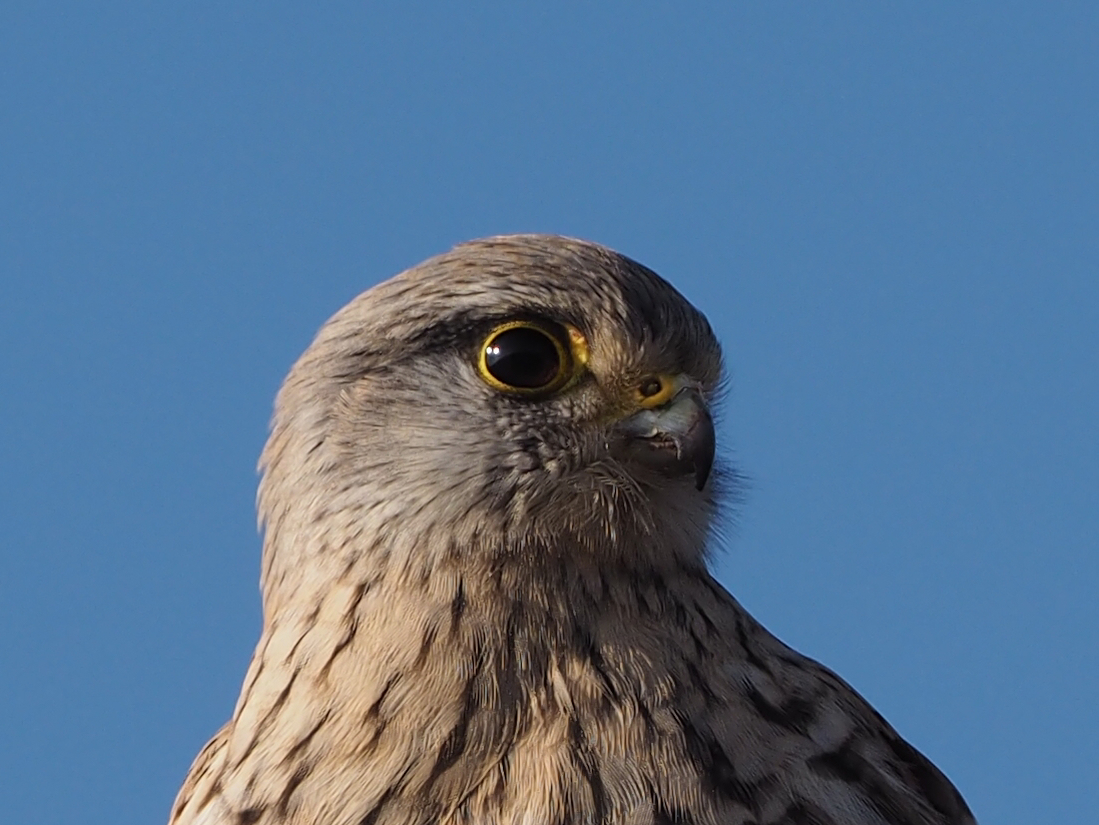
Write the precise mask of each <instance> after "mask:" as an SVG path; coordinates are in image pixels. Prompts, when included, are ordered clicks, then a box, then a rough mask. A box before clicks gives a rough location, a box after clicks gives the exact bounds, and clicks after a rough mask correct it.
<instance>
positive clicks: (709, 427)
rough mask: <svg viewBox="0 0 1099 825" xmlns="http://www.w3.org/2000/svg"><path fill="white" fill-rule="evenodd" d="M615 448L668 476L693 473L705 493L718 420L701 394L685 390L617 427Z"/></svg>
mask: <svg viewBox="0 0 1099 825" xmlns="http://www.w3.org/2000/svg"><path fill="white" fill-rule="evenodd" d="M611 448H612V451H613V452H615V453H616V454H617V455H619V456H621V457H623V458H629V459H632V460H634V461H638V462H640V463H641V464H644V465H646V466H648V467H652V468H654V469H656V470H659V471H660V472H662V473H664V474H665V475H669V476H681V475H687V474H689V473H693V474H694V479H695V487H696V488H697V489H699V490H701V489H702V488H703V487H705V486H706V479H708V478H709V477H710V469H711V468H712V467H713V464H714V420H713V417H712V416H711V415H710V409H709V407H708V406H707V405H706V402H705V400H703V398H702V395H701V394H700V393H699V391H698V390H697V389H695V388H694V387H690V386H688V387H683V388H682V389H680V390H679V391H678V392H677V393H676V394H675V395H674V396H673V397H672V399H671V400H670V401H667V402H666V403H664V404H662V405H660V406H659V407H653V408H651V409H645V410H641V411H639V412H636V413H634V414H633V415H631V416H629V417H628V418H624V419H622V420H621V421H619V422H618V423H617V424H615V426H614V429H613V441H612V442H611Z"/></svg>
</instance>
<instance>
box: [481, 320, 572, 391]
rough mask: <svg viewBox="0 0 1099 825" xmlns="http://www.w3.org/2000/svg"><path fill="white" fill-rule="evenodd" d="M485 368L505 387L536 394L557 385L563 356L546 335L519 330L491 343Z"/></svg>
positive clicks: (503, 334)
mask: <svg viewBox="0 0 1099 825" xmlns="http://www.w3.org/2000/svg"><path fill="white" fill-rule="evenodd" d="M485 367H487V368H488V371H489V372H490V373H491V374H492V377H493V378H495V379H496V380H497V381H499V382H500V383H501V384H507V385H508V386H509V387H520V388H522V389H528V390H536V389H540V388H541V387H544V386H546V385H548V384H551V383H553V380H554V379H555V378H556V377H557V373H558V370H559V369H560V367H561V356H560V355H559V354H558V352H557V347H556V346H554V344H553V341H551V340H550V339H549V337H548V336H547V335H546V334H545V333H544V332H540V331H539V330H536V329H530V328H529V327H516V328H515V329H509V330H505V331H504V332H501V333H500V334H499V335H497V336H496V337H495V338H493V339H492V340H491V341H489V342H488V345H487V346H486V347H485Z"/></svg>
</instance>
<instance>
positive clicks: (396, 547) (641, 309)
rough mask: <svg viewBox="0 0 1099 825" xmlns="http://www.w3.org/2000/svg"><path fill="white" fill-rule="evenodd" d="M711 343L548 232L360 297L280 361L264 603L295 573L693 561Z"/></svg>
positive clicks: (635, 271)
mask: <svg viewBox="0 0 1099 825" xmlns="http://www.w3.org/2000/svg"><path fill="white" fill-rule="evenodd" d="M721 374H722V365H721V352H720V347H719V346H718V343H717V341H716V339H715V337H714V335H713V332H712V331H711V329H710V326H709V324H708V323H707V321H706V319H705V318H704V317H703V315H702V314H701V313H700V312H698V310H696V309H695V308H694V307H693V306H691V305H690V304H689V303H688V302H687V301H686V300H685V299H684V298H683V297H682V296H681V295H680V294H679V293H678V292H677V291H676V290H675V289H674V288H673V287H672V286H671V285H669V284H668V283H667V282H666V281H664V280H663V279H662V278H660V277H659V276H658V275H656V274H655V273H654V272H652V271H651V270H649V269H647V268H645V267H644V266H642V265H640V264H638V263H636V262H634V261H632V260H630V259H628V258H626V257H624V256H622V255H619V254H617V253H615V252H613V251H611V250H609V249H606V248H604V247H601V246H598V245H595V244H591V243H587V242H582V241H578V240H573V239H568V238H562V237H557V236H547V235H516V236H503V237H496V238H488V239H485V240H481V241H475V242H471V243H466V244H462V245H460V246H458V247H456V248H455V249H453V250H452V251H450V252H448V253H446V254H443V255H440V256H438V257H436V258H432V259H430V260H428V261H426V262H424V263H423V264H420V265H419V266H416V267H414V268H412V269H410V270H408V271H406V272H403V273H401V274H400V275H397V276H395V277H394V278H392V279H390V280H388V281H386V282H384V283H382V284H379V285H378V286H375V287H374V288H372V289H370V290H368V291H366V292H364V293H363V294H361V295H360V296H358V297H357V298H356V299H354V300H353V301H352V302H351V303H350V304H348V305H347V306H346V307H344V308H343V309H342V310H340V311H339V312H338V313H337V314H336V315H335V316H334V317H333V318H332V319H331V320H330V321H328V323H326V324H325V325H324V326H323V327H322V329H321V330H320V332H319V333H318V334H317V336H316V339H315V340H314V341H313V343H312V345H311V346H310V347H309V348H308V349H307V350H306V352H305V353H304V354H303V355H302V357H301V358H300V359H299V360H298V362H297V363H296V364H295V365H294V367H293V369H292V370H291V372H290V375H289V376H288V378H287V379H286V382H285V383H284V385H283V387H282V389H281V391H280V393H279V396H278V400H277V402H276V406H275V414H274V418H273V421H272V429H271V435H270V438H269V440H268V443H267V446H266V448H265V450H264V453H263V457H262V459H261V469H262V471H263V480H262V483H261V486H260V493H259V509H260V518H261V521H262V522H263V524H264V526H265V530H266V536H265V551H264V553H265V558H264V590H265V593H266V594H268V595H270V592H271V591H272V590H273V589H277V588H278V587H280V586H283V585H282V584H281V583H284V582H290V581H296V580H297V579H299V578H300V572H299V571H300V569H301V567H302V566H303V565H304V566H313V567H315V566H317V565H321V566H332V567H333V568H334V570H338V569H340V568H341V567H343V568H346V567H347V566H348V565H353V564H360V563H362V564H370V563H378V559H379V557H384V559H385V561H386V563H388V564H400V565H405V566H406V567H407V568H408V570H409V575H414V574H415V571H419V574H420V575H427V574H428V573H429V572H430V569H431V566H432V564H433V563H434V561H436V560H437V558H438V556H439V554H449V555H450V556H452V557H461V556H463V555H466V556H474V557H477V558H479V559H480V560H482V561H485V560H489V561H490V562H491V563H500V562H506V560H507V559H508V558H519V559H525V560H528V561H529V560H537V559H538V558H543V557H547V556H563V555H564V556H569V557H571V558H572V560H574V561H579V560H583V561H585V562H592V563H597V564H607V565H625V566H633V565H636V566H651V567H658V568H660V567H667V566H669V565H701V564H703V563H704V561H703V548H704V546H705V542H706V538H707V533H708V531H709V529H710V524H711V522H712V517H713V513H714V508H715V506H716V502H717V500H718V495H717V490H715V488H718V489H719V488H720V486H721V476H722V474H721V471H720V468H719V469H718V471H716V472H711V467H712V464H713V457H714V429H713V419H712V415H711V410H710V406H711V404H712V402H713V398H714V394H715V391H716V389H717V386H718V383H719V381H720V378H721Z"/></svg>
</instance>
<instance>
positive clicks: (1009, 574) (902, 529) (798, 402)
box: [0, 0, 1099, 825]
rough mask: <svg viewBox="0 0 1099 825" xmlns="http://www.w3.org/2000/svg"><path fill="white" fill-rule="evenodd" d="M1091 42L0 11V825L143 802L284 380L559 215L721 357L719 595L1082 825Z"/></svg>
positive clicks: (231, 579)
mask: <svg viewBox="0 0 1099 825" xmlns="http://www.w3.org/2000/svg"><path fill="white" fill-rule="evenodd" d="M368 5H369V6H370V7H371V8H372V10H370V11H365V10H364V8H365V7H366V6H368ZM1097 42H1099V6H1097V5H1095V4H1093V3H1083V2H1080V3H1057V2H1053V3H1044V4H1037V3H1017V2H997V3H966V4H960V3H958V4H953V3H951V4H948V3H925V4H896V3H890V4H870V3H843V4H818V3H814V4H805V3H789V2H774V3H766V4H762V3H757V4H747V3H744V4H741V3H718V2H711V3H695V4H682V3H680V4H672V3H636V2H604V3H599V4H587V3H577V2H565V3H557V4H552V6H551V5H549V4H544V5H543V6H542V7H541V8H535V5H534V4H516V3H483V2H471V3H463V4H458V3H450V4H444V3H427V2H424V3H404V4H397V3H379V4H364V3H327V4H323V8H308V7H306V6H305V5H304V4H302V5H300V6H291V5H287V4H284V3H272V2H268V3H264V4H259V3H248V4H245V3H209V2H200V3H188V4H182V5H181V4H172V5H169V4H136V3H126V2H115V3H111V4H104V5H102V6H101V7H99V8H95V9H93V8H91V7H90V6H88V5H86V4H66V3H58V4H41V3H34V4H31V3H22V2H19V1H18V0H10V2H8V3H5V4H4V9H3V11H0V73H2V74H0V76H2V78H3V82H2V83H0V284H2V286H0V380H2V386H3V387H4V390H3V393H2V394H0V628H2V630H3V632H2V633H0V663H2V669H3V674H4V675H3V678H2V679H0V702H2V703H3V706H4V707H5V708H6V709H7V712H6V713H5V714H3V718H2V719H0V787H2V788H3V795H4V800H5V801H4V809H5V818H6V819H7V820H8V821H11V822H33V823H63V822H64V823H71V822H81V823H85V825H108V824H109V825H118V823H131V822H132V823H144V822H158V821H163V820H164V819H165V818H166V815H167V811H168V807H169V805H170V803H171V800H172V797H173V795H174V793H175V791H176V789H177V787H178V785H179V783H180V781H181V780H182V778H183V776H184V774H185V772H186V770H187V767H188V765H189V763H190V761H191V759H192V758H193V757H194V755H195V753H196V752H197V751H198V749H199V748H200V747H201V745H202V744H203V743H204V742H205V740H206V739H207V738H208V737H209V736H210V735H211V734H212V733H213V732H214V731H215V730H216V729H217V728H218V727H219V726H220V725H221V724H222V723H223V722H224V721H225V720H226V719H227V718H228V716H229V714H230V713H231V710H232V706H233V703H234V702H235V699H236V695H237V689H238V687H239V684H240V681H241V678H242V676H243V673H244V669H245V666H246V664H247V661H248V658H249V656H250V654H251V649H252V646H253V644H254V642H255V640H256V637H257V633H258V629H259V597H258V591H257V577H258V555H259V546H260V542H259V538H258V536H257V534H256V531H255V521H254V511H253V497H254V489H255V483H256V477H255V470H254V467H255V462H256V458H257V456H258V453H259V450H260V448H261V446H262V443H263V440H264V436H265V431H266V424H267V419H268V415H269V411H270V406H271V401H272V399H273V397H274V393H275V391H276V389H277V387H278V384H279V381H280V380H281V378H282V376H283V375H284V374H285V371H286V370H287V369H288V367H289V365H290V364H291V362H292V361H293V359H294V358H295V357H296V356H297V355H298V353H299V352H300V351H301V350H302V349H303V348H304V347H305V345H306V344H307V343H308V341H309V340H310V338H311V336H312V334H313V333H314V331H315V330H316V329H317V327H318V326H319V325H320V324H321V323H322V322H323V321H324V320H325V319H326V318H327V317H328V316H329V315H330V314H331V313H332V312H334V311H335V310H336V309H338V308H339V307H340V306H341V305H342V304H343V303H345V302H346V301H347V300H348V299H350V298H351V297H352V296H353V295H355V294H356V293H358V292H359V291H361V290H363V289H365V288H366V287H368V286H370V285H372V284H374V283H376V282H378V281H379V280H382V279H384V278H385V277H387V276H389V275H391V274H394V273H396V272H397V271H399V270H401V269H404V268H406V267H408V266H410V265H412V264H415V263H417V262H418V261H420V260H422V259H423V258H425V257H428V256H429V255H432V254H435V253H437V252H440V251H442V250H444V249H446V248H448V247H449V246H450V245H452V244H454V243H456V242H458V241H461V240H464V239H467V238H471V237H477V236H483V235H488V234H496V233H501V232H509V231H553V232H561V233H566V234H572V235H577V236H581V237H586V238H591V239H594V240H598V241H601V242H603V243H606V244H608V245H611V246H613V247H616V248H618V249H620V250H621V251H623V252H625V253H627V254H629V255H631V256H632V257H635V258H637V259H639V260H641V261H643V262H644V263H646V264H648V265H649V266H651V267H653V268H655V269H657V270H658V271H659V272H661V273H662V274H663V275H664V276H665V277H667V278H668V279H670V280H671V281H672V282H674V283H675V284H676V285H677V286H678V287H679V288H680V289H681V290H682V291H683V292H684V293H685V294H686V295H687V296H688V297H689V298H690V299H691V300H692V301H693V302H694V303H696V304H697V305H698V306H699V307H700V308H701V309H703V310H704V311H705V312H706V313H707V314H708V315H709V316H710V318H711V319H712V321H713V323H714V325H715V327H716V329H717V331H718V334H719V336H720V338H721V340H722V342H723V345H724V348H725V353H726V359H727V362H728V364H729V367H730V373H731V387H732V391H731V394H730V396H729V398H728V400H727V402H726V405H725V408H724V414H723V417H722V423H721V427H720V432H719V440H720V449H721V451H722V453H723V454H724V455H725V456H726V457H727V458H730V459H732V460H734V461H735V462H736V463H737V464H738V466H739V467H740V468H741V470H742V471H743V472H744V473H745V474H746V475H747V476H749V477H750V479H751V484H750V489H749V490H748V494H747V496H746V500H745V502H744V503H743V505H742V506H741V507H740V509H739V512H738V517H737V524H736V529H735V531H734V533H733V535H732V536H731V538H730V540H729V541H728V542H727V543H726V544H725V546H723V547H721V548H719V550H718V553H717V555H716V563H715V568H716V572H717V574H718V576H719V578H720V579H721V581H722V582H723V583H724V584H725V585H726V586H727V587H728V588H729V589H730V590H732V591H733V592H734V593H735V594H736V595H737V596H738V597H739V598H740V599H741V600H742V601H743V602H744V603H745V604H746V605H747V606H748V607H749V608H750V609H751V610H752V611H753V612H754V613H755V614H756V615H757V617H758V618H760V619H761V620H762V621H763V622H764V623H765V624H766V625H767V626H768V627H769V628H771V630H773V631H774V632H775V633H777V634H778V635H779V636H780V637H782V638H783V639H784V640H786V641H787V642H789V643H791V644H793V645H794V646H796V647H798V648H799V649H801V650H803V651H804V652H806V653H808V654H810V655H812V656H814V657H816V658H819V659H821V660H822V661H824V662H825V663H827V664H828V665H829V666H831V667H833V668H834V669H836V670H837V671H838V672H839V673H840V674H841V675H843V676H844V677H845V678H846V679H848V680H849V681H850V682H852V683H853V684H854V685H855V686H856V687H857V688H858V689H859V690H860V691H861V692H863V693H864V694H865V695H866V696H867V697H868V698H869V699H870V700H871V701H872V702H873V703H874V704H875V705H876V706H877V707H878V708H879V709H880V710H881V711H882V712H883V713H884V715H885V716H886V717H887V718H888V719H889V720H890V721H891V722H893V724H894V725H895V726H896V727H898V728H899V729H900V731H901V732H902V733H903V734H905V735H906V736H907V737H908V738H909V739H910V740H911V741H913V742H914V743H915V744H916V745H917V746H918V747H920V748H921V749H922V750H924V751H925V752H926V753H928V754H929V755H930V756H931V757H932V758H933V759H934V760H935V761H936V762H937V763H938V764H939V765H940V766H941V767H942V768H943V769H944V770H945V771H946V772H947V773H948V775H949V776H950V777H951V778H952V779H953V780H954V781H955V782H956V783H957V785H958V786H959V787H960V788H961V790H962V791H963V793H964V794H965V796H966V797H967V799H968V800H969V802H970V804H971V806H972V807H973V808H974V810H975V811H976V813H977V814H978V816H979V817H980V819H981V820H982V821H983V822H985V823H993V822H1000V823H1007V824H1008V825H1012V824H1013V823H1020V824H1021V823H1034V822H1072V821H1080V817H1081V815H1082V814H1081V813H1080V812H1081V811H1086V810H1093V808H1094V788H1095V781H1096V779H1095V777H1096V771H1097V769H1099V707H1097V706H1099V702H1097V701H1096V697H1099V653H1097V651H1099V606H1097V605H1099V599H1097V597H1096V593H1097V591H1099V561H1097V555H1099V554H1097V550H1099V546H1097V545H1099V506H1097V498H1099V425H1097V423H1096V422H1099V231H1097V230H1099V151H1097V147H1099V49H1097V48H1096V46H1095V44H1096V43H1097Z"/></svg>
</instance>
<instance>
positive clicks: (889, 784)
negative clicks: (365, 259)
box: [171, 235, 973, 825]
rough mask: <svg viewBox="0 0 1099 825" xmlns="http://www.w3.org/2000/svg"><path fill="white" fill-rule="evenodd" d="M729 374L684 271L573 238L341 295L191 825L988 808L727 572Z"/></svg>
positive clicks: (547, 824) (504, 250) (779, 817)
mask: <svg viewBox="0 0 1099 825" xmlns="http://www.w3.org/2000/svg"><path fill="white" fill-rule="evenodd" d="M515 330H519V331H518V332H515ZM508 336H510V337H508ZM490 350H491V352H490ZM486 353H487V355H486ZM511 356H515V357H513V358H512V359H511V360H508V358H509V357H511ZM555 359H556V360H555ZM554 370H556V372H555V371H554ZM721 373H722V367H721V354H720V349H719V346H718V343H717V341H716V340H715V338H714V336H713V333H712V332H711V330H710V327H709V325H708V324H707V322H706V320H705V318H704V317H703V316H702V315H701V314H700V313H699V312H698V311H697V310H695V309H694V308H693V307H692V306H691V305H690V304H688V303H687V302H686V301H685V300H684V299H683V298H682V297H681V296H680V295H679V294H678V293H677V292H676V291H675V290H674V289H673V288H672V287H671V286H670V285H668V284H667V283H666V282H665V281H663V280H661V279H660V278H659V277H658V276H657V275H655V274H654V273H653V272H651V271H649V270H648V269H645V268H644V267H642V266H641V265H639V264H637V263H635V262H634V261H631V260H629V259H628V258H625V257H623V256H621V255H618V254H617V253H615V252H612V251H611V250H608V249H605V248H603V247H600V246H597V245H595V244H590V243H585V242H582V241H577V240H571V239H567V238H560V237H555V236H545V235H520V236H505V237H499V238H490V239H487V240H483V241H476V242H473V243H469V244H464V245H462V246H459V247H457V248H456V249H454V250H452V251H451V252H449V253H447V254H445V255H441V256H439V257H437V258H433V259H431V260H429V261H427V262H425V263H423V264H421V265H420V266H418V267H415V268H413V269H411V270H408V271H407V272H405V273H403V274H401V275H398V276H397V277H395V278H393V279H391V280H389V281H387V282H385V283H383V284H381V285H379V286H377V287H375V288H373V289H371V290H369V291H367V292H365V293H363V294H362V295H360V296H359V297H358V298H356V299H355V300H354V301H352V302H351V304H349V305H348V306H347V307H345V308H344V309H343V310H341V311H340V312H339V313H337V314H336V316H335V317H333V318H332V319H331V320H330V321H329V322H328V323H327V324H326V325H325V326H324V327H323V328H322V329H321V331H320V333H319V334H318V335H317V338H316V340H315V341H314V342H313V344H312V345H311V346H310V347H309V349H308V350H306V352H305V354H304V355H303V356H302V357H301V359H300V360H299V361H298V362H297V364H296V365H295V366H294V368H293V369H292V370H291V372H290V375H289V377H288V378H287V380H286V383H285V384H284V385H283V388H282V390H281V391H280V393H279V397H278V400H277V402H276V407H275V415H274V420H273V423H272V429H271V436H270V439H269V440H268V442H267V446H266V448H265V450H264V453H263V458H262V461H261V466H262V468H263V480H262V483H261V485H260V493H259V510H260V518H261V520H262V523H263V525H264V530H265V535H264V555H263V571H262V589H263V599H264V627H263V633H262V637H261V639H260V642H259V645H258V647H257V649H256V653H255V656H254V658H253V660H252V665H251V667H250V669H249V671H248V674H247V676H246V678H245V682H244V686H243V689H242V691H241V695H240V699H239V701H238V703H237V707H236V710H235V712H234V714H233V718H232V720H231V721H230V722H229V723H228V724H227V725H226V726H225V727H224V728H222V730H221V731H220V732H219V733H218V734H217V735H216V736H215V737H214V739H213V740H212V741H211V742H210V744H209V745H207V747H206V748H205V749H204V750H203V751H202V753H200V754H199V756H198V758H197V759H196V761H195V764H194V766H193V767H192V769H191V773H190V775H189V776H188V778H187V780H186V782H185V783H184V786H183V788H182V789H181V791H180V793H179V796H178V798H177V800H176V803H175V806H174V808H173V811H172V815H171V823H172V825H249V824H250V823H254V824H256V825H273V823H285V825H428V824H429V823H441V824H442V825H457V823H481V824H483V825H505V824H506V825H581V823H584V825H589V824H590V825H600V824H602V825H627V824H629V825H672V823H679V824H680V825H733V823H744V824H745V825H746V824H747V823H756V825H777V824H778V823H789V824H790V825H793V824H794V823H808V824H811V825H832V824H833V823H835V825H841V823H842V824H843V825H854V824H855V823H858V825H883V824H884V823H888V824H889V825H948V824H949V825H966V823H972V822H973V818H972V816H971V814H970V813H969V810H968V809H967V808H966V805H965V803H964V802H963V801H962V799H961V797H960V796H959V795H958V792H957V791H956V790H955V789H954V787H953V786H952V785H951V784H950V782H949V781H948V780H947V779H946V778H945V777H944V776H943V775H942V774H941V773H940V772H939V771H938V770H937V769H936V768H935V767H934V766H933V765H932V764H931V763H930V762H929V761H928V760H927V759H926V758H925V757H923V756H922V755H921V754H919V753H918V752H917V751H915V750H914V749H913V748H912V747H911V746H910V745H908V744H907V743H906V742H905V741H904V740H903V739H901V738H900V736H899V735H898V734H897V733H896V732H895V731H894V730H893V729H892V728H891V727H890V726H889V725H888V724H887V723H886V722H885V720H883V719H882V718H881V716H879V715H878V714H877V713H876V712H875V711H874V710H873V709H872V708H871V707H870V706H869V705H868V704H867V703H866V702H865V700H863V699H862V698H861V697H860V696H859V695H858V694H857V693H856V692H855V691H854V690H852V689H851V688H850V687H849V686H848V685H847V684H846V683H844V682H843V681H842V680H841V679H840V678H839V677H837V676H836V675H835V674H833V673H832V672H831V671H829V670H827V669H826V668H824V667H822V666H821V665H819V664H817V663H816V662H814V661H812V660H810V659H807V658H805V657H804V656H801V655H799V654H798V653H796V652H794V651H793V650H791V649H789V648H788V647H786V646H785V645H783V644H782V643H781V642H780V641H778V640H777V639H776V638H775V637H773V636H772V635H771V634H770V633H768V632H767V631H766V630H765V629H764V628H763V627H762V626H760V625H759V624H758V623H757V622H756V621H755V620H754V619H752V617H751V616H749V615H748V613H747V612H746V611H745V610H744V609H743V608H742V607H741V606H740V605H739V604H738V603H737V602H736V601H735V600H734V599H733V598H732V597H731V596H730V595H729V594H728V593H727V592H726V591H725V590H724V589H723V588H722V587H721V586H720V585H718V584H717V582H716V581H715V580H714V579H713V578H712V577H711V576H710V574H709V573H708V572H707V569H706V564H705V548H706V543H707V540H708V538H709V536H710V533H711V529H712V528H711V525H712V523H713V519H714V516H715V512H716V508H717V507H718V504H719V499H720V497H721V490H722V487H729V486H730V485H729V481H730V480H731V479H732V477H733V476H732V473H731V472H730V471H728V470H725V471H723V469H722V467H721V466H720V464H719V465H718V467H717V470H715V472H714V473H713V474H712V476H711V474H710V459H711V458H712V454H713V428H712V424H711V420H710V416H709V411H708V406H709V403H710V402H711V401H712V398H713V394H714V392H715V389H716V388H717V385H718V382H719V380H720V377H721ZM547 378H548V379H549V380H547ZM532 387H533V388H532Z"/></svg>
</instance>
